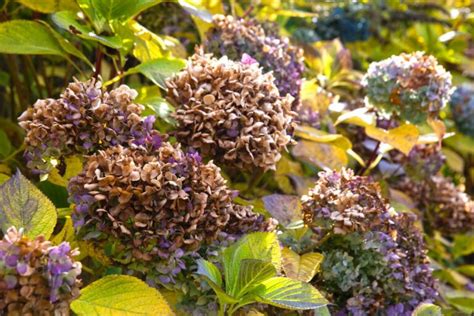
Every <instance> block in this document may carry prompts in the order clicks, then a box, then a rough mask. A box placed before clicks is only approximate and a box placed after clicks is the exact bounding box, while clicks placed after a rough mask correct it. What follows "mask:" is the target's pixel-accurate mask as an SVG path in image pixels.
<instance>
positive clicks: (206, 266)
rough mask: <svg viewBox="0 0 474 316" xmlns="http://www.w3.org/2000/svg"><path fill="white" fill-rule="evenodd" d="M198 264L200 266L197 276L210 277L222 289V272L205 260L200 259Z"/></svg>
mask: <svg viewBox="0 0 474 316" xmlns="http://www.w3.org/2000/svg"><path fill="white" fill-rule="evenodd" d="M196 263H197V265H198V269H197V272H196V273H197V274H200V275H204V276H206V277H208V278H209V280H211V281H212V282H214V283H215V284H217V285H218V286H219V287H222V276H221V272H220V271H219V269H218V268H217V267H216V266H215V265H214V264H213V263H211V262H209V261H207V260H204V259H199V260H197V262H196Z"/></svg>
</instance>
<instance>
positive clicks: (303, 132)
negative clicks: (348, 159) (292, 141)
mask: <svg viewBox="0 0 474 316" xmlns="http://www.w3.org/2000/svg"><path fill="white" fill-rule="evenodd" d="M295 135H296V136H298V137H301V138H303V139H306V140H310V141H313V142H317V143H325V144H331V145H332V146H336V147H339V148H341V149H343V150H347V149H350V148H352V143H351V141H350V140H349V139H348V138H346V137H345V136H343V135H340V134H328V133H326V132H323V131H320V130H318V129H315V128H313V127H310V126H301V125H299V126H297V127H296V129H295Z"/></svg>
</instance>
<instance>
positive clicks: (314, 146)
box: [292, 140, 349, 170]
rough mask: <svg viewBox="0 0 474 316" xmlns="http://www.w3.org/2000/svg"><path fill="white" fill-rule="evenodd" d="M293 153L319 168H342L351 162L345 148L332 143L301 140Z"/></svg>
mask: <svg viewBox="0 0 474 316" xmlns="http://www.w3.org/2000/svg"><path fill="white" fill-rule="evenodd" d="M292 153H293V155H294V156H295V157H297V158H299V159H301V160H302V161H305V162H308V163H311V164H313V165H315V166H317V167H319V168H329V169H336V170H340V169H341V168H342V167H345V166H347V163H348V162H349V160H348V158H347V153H346V151H345V150H344V149H341V148H339V147H336V146H333V145H331V144H324V143H315V142H312V141H307V140H300V141H298V143H297V144H296V146H294V147H293V149H292Z"/></svg>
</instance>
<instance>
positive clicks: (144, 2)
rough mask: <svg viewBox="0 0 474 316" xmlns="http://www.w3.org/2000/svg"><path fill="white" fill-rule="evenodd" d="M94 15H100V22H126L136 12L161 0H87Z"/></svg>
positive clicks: (161, 0)
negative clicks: (94, 12)
mask: <svg viewBox="0 0 474 316" xmlns="http://www.w3.org/2000/svg"><path fill="white" fill-rule="evenodd" d="M89 2H90V5H91V6H92V8H93V10H95V11H96V16H98V15H100V18H101V19H100V22H101V23H103V22H102V21H103V20H105V21H106V22H107V23H110V22H112V21H119V22H126V21H128V20H130V19H131V18H133V17H135V16H136V15H137V14H138V13H140V12H142V11H143V10H146V9H148V8H150V7H152V6H154V5H156V4H158V3H160V2H163V0H89Z"/></svg>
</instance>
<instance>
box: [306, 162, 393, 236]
mask: <svg viewBox="0 0 474 316" xmlns="http://www.w3.org/2000/svg"><path fill="white" fill-rule="evenodd" d="M301 202H302V205H303V216H304V221H305V223H306V224H307V225H311V226H314V227H317V229H318V230H322V231H323V232H324V233H326V232H329V231H332V232H334V233H336V234H345V233H349V232H354V231H359V232H363V231H367V230H370V229H373V228H374V227H377V226H384V225H386V224H387V221H389V220H390V217H391V213H393V210H392V209H391V207H390V205H388V204H387V202H386V200H385V199H384V198H383V197H382V193H381V191H380V187H379V185H378V183H376V182H373V181H371V180H370V179H369V178H367V177H360V176H355V175H354V171H352V170H351V169H342V170H341V172H336V171H333V172H330V171H328V172H321V173H319V179H318V181H316V185H315V186H314V188H312V189H310V190H309V193H308V194H307V195H304V196H302V198H301Z"/></svg>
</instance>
